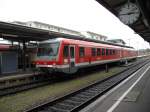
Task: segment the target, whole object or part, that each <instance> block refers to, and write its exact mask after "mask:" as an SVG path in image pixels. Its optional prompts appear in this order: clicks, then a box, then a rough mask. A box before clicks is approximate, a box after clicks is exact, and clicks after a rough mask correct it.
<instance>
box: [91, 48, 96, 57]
mask: <svg viewBox="0 0 150 112" xmlns="http://www.w3.org/2000/svg"><path fill="white" fill-rule="evenodd" d="M92 56H96V48H92Z"/></svg>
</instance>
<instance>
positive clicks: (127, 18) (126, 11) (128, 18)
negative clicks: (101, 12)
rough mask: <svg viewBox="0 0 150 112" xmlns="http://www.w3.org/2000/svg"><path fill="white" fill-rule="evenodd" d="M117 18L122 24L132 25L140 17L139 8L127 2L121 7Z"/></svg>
mask: <svg viewBox="0 0 150 112" xmlns="http://www.w3.org/2000/svg"><path fill="white" fill-rule="evenodd" d="M118 17H119V19H120V20H121V21H122V22H123V23H124V24H126V25H132V24H133V23H135V22H136V21H137V20H138V19H139V17H140V10H139V7H138V6H137V5H136V4H134V3H131V2H128V3H126V4H124V5H123V6H121V8H120V10H119V12H118Z"/></svg>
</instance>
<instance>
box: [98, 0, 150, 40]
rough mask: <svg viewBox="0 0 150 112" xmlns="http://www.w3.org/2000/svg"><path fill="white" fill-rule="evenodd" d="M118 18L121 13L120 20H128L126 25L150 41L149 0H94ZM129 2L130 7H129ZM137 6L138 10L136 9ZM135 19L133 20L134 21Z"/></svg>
mask: <svg viewBox="0 0 150 112" xmlns="http://www.w3.org/2000/svg"><path fill="white" fill-rule="evenodd" d="M96 1H97V2H98V3H100V4H101V5H103V6H104V7H105V8H107V9H108V10H109V11H110V12H112V13H113V14H114V15H115V16H117V17H118V18H119V19H120V17H121V16H120V15H119V14H121V13H120V11H122V12H124V14H123V13H122V18H121V19H122V20H123V21H122V22H123V23H125V22H129V23H128V26H129V27H130V28H132V29H133V30H134V31H135V33H137V34H139V35H141V37H142V38H143V39H144V40H146V41H148V42H150V0H96ZM126 4H128V5H126ZM130 4H132V5H131V7H130ZM136 7H138V9H139V12H140V13H138V10H137V9H136ZM134 21H135V22H134Z"/></svg>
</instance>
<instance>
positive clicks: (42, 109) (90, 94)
mask: <svg viewBox="0 0 150 112" xmlns="http://www.w3.org/2000/svg"><path fill="white" fill-rule="evenodd" d="M148 62H149V60H146V61H144V62H143V61H142V62H138V63H135V64H133V65H131V66H130V67H128V68H127V69H125V70H124V71H122V72H120V73H118V74H116V75H114V76H111V77H109V78H106V79H104V80H101V81H98V82H96V83H94V84H91V85H89V86H87V87H85V88H82V89H80V90H77V91H75V92H72V93H69V94H67V95H65V96H63V97H60V98H56V99H55V100H53V101H46V102H44V103H42V104H39V105H36V106H33V107H31V108H29V109H27V110H25V111H24V112H76V111H79V110H80V109H82V108H84V107H85V106H86V105H88V104H89V103H91V102H92V101H94V100H95V99H96V98H98V97H100V96H101V95H103V94H104V93H105V92H107V91H108V90H110V89H111V88H112V87H114V86H115V85H117V84H118V83H120V82H121V81H123V80H124V79H126V78H127V77H128V76H130V75H131V74H133V73H134V72H135V71H137V70H138V69H140V68H141V67H143V66H144V65H145V64H147V63H148Z"/></svg>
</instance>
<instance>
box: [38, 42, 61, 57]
mask: <svg viewBox="0 0 150 112" xmlns="http://www.w3.org/2000/svg"><path fill="white" fill-rule="evenodd" d="M58 49H59V43H58V42H57V43H41V44H39V47H38V53H37V56H38V58H44V59H56V57H57V54H58Z"/></svg>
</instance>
